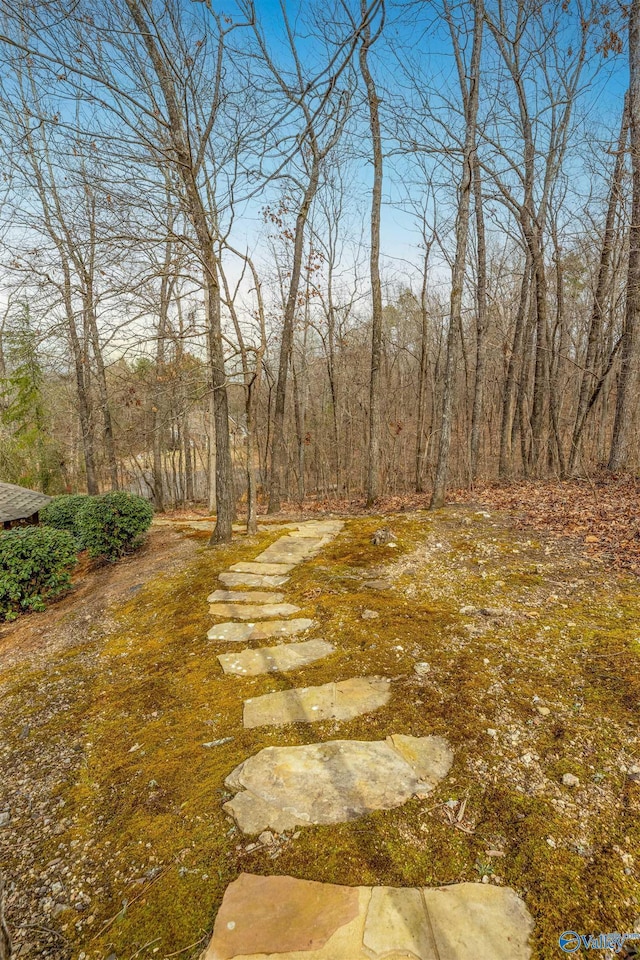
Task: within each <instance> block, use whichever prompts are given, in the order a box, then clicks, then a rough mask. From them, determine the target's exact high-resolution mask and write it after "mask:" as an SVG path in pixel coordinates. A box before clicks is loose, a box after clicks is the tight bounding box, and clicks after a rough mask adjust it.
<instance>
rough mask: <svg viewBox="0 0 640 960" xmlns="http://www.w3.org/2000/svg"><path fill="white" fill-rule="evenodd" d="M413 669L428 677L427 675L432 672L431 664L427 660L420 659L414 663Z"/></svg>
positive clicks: (420, 675) (418, 673) (419, 674)
mask: <svg viewBox="0 0 640 960" xmlns="http://www.w3.org/2000/svg"><path fill="white" fill-rule="evenodd" d="M413 671H414V673H417V675H418V676H419V677H426V675H427V674H428V673H430V672H431V666H430V664H428V663H426V662H425V661H420V662H419V663H414V665H413Z"/></svg>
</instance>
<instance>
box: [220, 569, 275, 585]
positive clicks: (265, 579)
mask: <svg viewBox="0 0 640 960" xmlns="http://www.w3.org/2000/svg"><path fill="white" fill-rule="evenodd" d="M218 580H220V581H221V582H222V583H224V584H225V585H226V586H227V587H243V586H244V587H281V586H282V585H283V583H286V582H287V580H289V577H283V576H277V577H272V576H267V575H263V574H260V573H235V572H229V573H219V574H218Z"/></svg>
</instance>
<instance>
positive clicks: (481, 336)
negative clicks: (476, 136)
mask: <svg viewBox="0 0 640 960" xmlns="http://www.w3.org/2000/svg"><path fill="white" fill-rule="evenodd" d="M473 192H474V206H475V214H476V244H477V251H476V255H477V261H478V264H477V271H478V273H477V289H476V310H477V318H476V376H475V383H474V388H473V408H472V411H471V449H470V473H471V482H472V483H473V482H475V480H476V479H477V475H478V463H479V459H480V441H481V439H482V425H483V408H484V378H485V370H486V365H487V244H486V236H485V228H484V211H483V209H482V173H481V170H480V164H479V162H478V158H477V157H476V158H475V162H474V164H473Z"/></svg>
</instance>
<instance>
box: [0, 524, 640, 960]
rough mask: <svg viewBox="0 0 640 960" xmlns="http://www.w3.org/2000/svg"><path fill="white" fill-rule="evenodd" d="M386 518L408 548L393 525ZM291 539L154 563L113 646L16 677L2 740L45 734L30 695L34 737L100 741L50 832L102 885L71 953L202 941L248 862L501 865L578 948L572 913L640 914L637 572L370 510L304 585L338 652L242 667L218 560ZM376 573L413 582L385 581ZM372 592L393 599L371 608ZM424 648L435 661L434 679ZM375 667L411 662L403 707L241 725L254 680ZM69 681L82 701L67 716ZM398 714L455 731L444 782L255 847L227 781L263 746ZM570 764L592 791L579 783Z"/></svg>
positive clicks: (64, 921) (549, 936) (303, 575)
mask: <svg viewBox="0 0 640 960" xmlns="http://www.w3.org/2000/svg"><path fill="white" fill-rule="evenodd" d="M382 524H385V525H386V524H388V525H390V526H391V527H392V529H393V531H394V534H395V537H396V542H397V544H398V546H397V547H396V548H390V547H385V546H382V547H375V546H373V545H372V544H371V534H372V532H373V531H374V530H375V529H377V528H378V527H379V526H381V525H382ZM280 534H281V531H278V532H277V533H276V532H268V533H263V534H261V535H258V536H256V537H253V538H244V539H243V540H241V541H238V542H234V544H232V545H229V546H224V547H217V548H215V549H213V550H206V549H204V546H203V549H202V551H201V552H200V553H199V554H198V556H197V558H196V560H195V561H194V562H192V563H191V564H190V565H189V566H188V567H187V568H186V569H185V570H184V571H183V572H181V573H180V574H179V575H177V576H172V577H156V578H155V579H153V580H151V581H150V582H147V583H146V584H145V585H144V586H143V587H142V588H141V589H140V590H139V591H138V592H136V593H135V594H134V595H133V596H132V597H131V599H130V600H128V601H127V602H126V603H124V604H123V605H122V606H120V607H119V608H118V609H117V611H115V613H114V616H115V622H114V624H113V625H112V628H111V630H110V632H109V634H108V636H107V638H106V640H104V639H100V640H96V641H95V644H96V649H95V656H94V657H93V658H89V660H88V659H87V657H86V648H85V647H83V649H74V650H70V651H67V652H66V653H65V654H64V655H63V656H61V657H60V658H59V659H57V660H56V662H55V663H54V664H51V663H49V664H46V665H44V666H43V668H42V669H38V670H34V669H33V668H25V667H23V668H20V669H16V670H14V671H13V672H12V674H11V676H9V677H6V678H5V680H6V686H5V690H6V693H5V699H4V709H3V718H2V723H3V726H2V736H3V738H5V739H9V740H10V741H11V745H12V747H13V749H14V751H15V752H16V755H17V754H18V753H20V752H21V751H23V752H24V751H25V750H26V749H27V747H26V746H25V745H24V744H23V743H22V742H21V741H20V738H19V729H20V727H19V724H17V718H18V717H19V720H20V723H22V724H24V723H25V722H27V721H28V714H29V711H30V710H32V711H33V716H34V727H35V728H36V729H35V732H34V734H33V735H32V736H37V737H38V738H40V740H41V741H42V743H46V744H48V745H50V748H51V749H52V750H54V751H55V745H56V743H59V742H61V741H62V740H63V739H64V738H65V737H67V736H68V735H69V731H70V730H73V731H75V733H76V734H77V735H78V736H79V738H80V741H81V744H82V755H81V762H80V764H79V765H78V766H77V767H76V768H75V769H74V770H73V771H72V772H71V773H70V774H69V775H65V774H64V771H62V772H61V776H60V780H59V784H58V787H57V792H58V795H59V799H60V800H62V801H64V813H65V821H64V823H65V830H64V832H61V833H60V834H59V835H57V836H55V838H52V837H49V838H48V839H46V840H43V841H42V844H41V849H40V850H39V860H40V862H41V863H42V864H45V863H47V862H50V861H51V860H52V859H53V858H57V857H60V858H62V861H63V862H64V863H65V864H67V865H68V867H69V873H68V875H67V879H66V880H65V884H67V885H68V886H69V887H73V890H74V896H75V895H76V894H77V892H78V891H85V892H87V893H88V894H89V895H90V896H91V904H90V907H89V908H88V909H87V910H85V911H84V912H82V913H78V912H77V911H76V910H74V909H70V910H67V911H66V912H63V913H60V915H59V916H58V917H57V918H56V919H55V920H54V921H52V924H53V925H54V926H55V928H56V929H57V930H59V931H60V933H61V935H62V936H63V937H64V938H65V941H66V945H64V946H61V948H60V949H61V952H60V953H59V956H60V957H73V958H76V957H78V956H79V954H80V952H81V951H84V953H85V955H86V957H87V960H89V958H90V960H94V958H95V960H98V958H101V960H102V958H106V957H109V956H111V957H116V958H117V960H129V958H133V957H142V958H144V957H152V956H156V957H172V956H181V957H184V958H187V960H188V958H196V957H197V956H199V954H200V951H201V950H202V948H203V946H204V945H205V944H206V941H207V939H208V937H209V936H210V932H211V928H212V925H213V920H214V917H215V913H216V910H217V907H218V906H219V904H220V901H221V898H222V895H223V892H224V889H225V887H226V885H227V884H228V883H229V882H230V881H231V880H233V879H234V877H236V876H237V875H238V873H239V872H240V871H248V872H256V873H261V874H269V873H278V874H282V873H287V874H291V875H293V876H297V877H303V878H308V879H314V880H322V881H330V882H335V883H346V884H389V885H438V884H447V883H454V882H459V881H464V880H467V881H468V880H479V879H480V877H481V876H482V875H487V876H488V877H489V881H490V882H494V883H504V884H508V885H510V886H512V887H514V888H515V889H516V890H517V891H518V892H519V893H520V894H521V895H522V896H523V897H524V899H525V901H526V903H527V905H528V907H529V909H530V911H531V912H532V914H533V916H534V919H535V922H536V930H535V934H534V944H533V946H534V956H535V957H536V958H551V957H557V956H558V955H559V948H558V936H559V934H560V933H561V932H562V931H563V930H566V929H572V930H577V931H579V932H584V933H599V932H600V931H605V932H606V931H614V930H620V931H622V930H631V929H632V928H633V923H634V920H635V918H636V917H637V916H638V914H640V906H639V901H640V884H639V882H638V881H639V873H638V869H639V865H638V863H637V862H636V859H635V858H638V857H640V786H639V785H637V784H635V783H633V782H632V781H631V780H630V779H629V778H628V777H627V776H626V773H625V771H626V769H627V768H628V767H629V765H630V764H632V763H633V762H634V761H636V762H637V758H638V752H637V751H638V740H637V737H638V726H639V724H638V706H639V701H640V644H639V643H638V637H637V634H638V631H639V630H640V627H639V624H640V590H639V589H638V583H637V581H636V580H631V579H628V578H624V577H621V576H618V575H615V574H612V573H610V572H609V571H607V570H606V567H605V566H603V565H602V564H600V565H598V564H596V563H594V562H593V561H591V560H588V559H585V558H584V557H583V556H581V555H580V553H579V552H578V553H577V552H576V550H575V548H574V547H571V546H568V545H567V544H566V543H565V542H563V541H558V540H550V539H549V540H547V539H544V540H543V539H538V540H534V539H527V538H526V536H525V535H522V534H517V533H515V532H514V531H513V530H512V529H510V527H509V525H508V522H506V521H505V520H504V518H503V519H499V518H497V517H494V516H488V515H486V514H484V513H481V512H476V511H474V510H473V509H470V508H455V509H448V510H444V511H440V512H439V513H436V514H427V513H419V514H412V515H406V516H394V517H391V518H380V517H378V518H371V517H369V518H358V519H357V520H351V521H349V522H348V523H347V526H346V528H345V530H344V531H343V533H342V534H341V535H340V536H339V537H338V538H337V539H336V540H335V541H334V542H333V543H332V544H331V545H330V546H328V547H326V548H325V549H324V550H323V551H322V552H321V554H320V555H318V556H317V557H316V558H314V559H313V560H311V561H308V562H307V563H304V564H301V565H300V566H299V567H297V568H296V569H295V570H294V572H293V574H292V577H291V580H290V582H289V583H288V584H287V585H286V586H285V587H284V592H285V594H286V600H287V601H288V602H293V603H297V604H298V605H299V606H300V607H301V608H302V612H301V614H300V616H312V617H314V618H315V620H316V621H317V623H318V626H317V628H316V629H315V631H314V632H313V634H311V635H314V636H318V637H323V638H326V639H328V640H330V641H332V642H333V643H334V644H335V646H336V652H335V653H334V654H333V655H332V656H330V657H328V658H326V659H325V660H322V661H318V662H316V663H315V664H312V665H310V666H308V667H306V668H305V669H304V670H301V671H298V672H296V673H295V674H287V675H283V676H278V677H276V676H268V677H256V678H244V679H240V678H237V677H225V676H224V675H223V674H222V672H221V670H220V667H219V664H218V661H217V659H216V654H217V653H219V652H222V651H228V650H232V649H235V647H234V645H232V644H226V645H223V644H220V643H212V642H209V641H207V640H206V639H205V638H206V632H207V630H208V628H209V627H210V626H211V619H210V617H209V615H208V608H207V604H206V596H207V594H208V593H209V592H210V591H211V590H212V589H214V588H215V586H216V577H217V573H218V572H219V571H221V570H224V569H226V568H228V566H229V565H230V564H231V563H233V562H234V561H236V560H239V559H245V560H246V559H251V558H252V557H253V556H255V555H256V554H257V553H258V552H259V551H260V550H261V549H263V548H264V547H265V546H266V545H267V544H268V543H270V542H272V541H273V540H274V539H276V537H277V536H279V535H280ZM196 536H197V535H196ZM203 543H204V541H203ZM372 576H384V577H386V578H389V579H390V580H391V581H392V583H393V587H392V588H391V589H385V590H380V591H372V590H370V589H367V588H366V587H365V586H364V583H365V581H366V580H367V579H369V578H370V577H372ZM364 609H369V610H375V611H376V612H378V613H379V617H378V618H377V619H373V620H371V619H370V620H363V619H362V612H363V610H364ZM89 642H91V641H89ZM255 645H256V646H259V645H261V644H255ZM416 661H423V662H425V661H426V662H428V664H429V667H430V669H429V672H428V673H427V674H426V675H425V676H423V677H418V676H417V675H416V673H415V672H414V669H413V667H414V665H415V663H416ZM365 674H382V675H385V676H388V677H390V678H392V679H393V685H392V690H393V695H392V698H391V700H390V702H389V704H388V705H387V706H386V707H385V708H384V709H382V710H379V711H377V712H375V713H373V714H371V715H368V716H365V717H361V718H359V719H357V720H353V721H351V722H349V723H341V724H336V723H319V724H313V725H302V724H297V725H294V726H291V727H285V728H278V729H268V728H266V729H263V728H257V729H253V730H244V729H243V728H242V703H243V700H244V699H246V698H247V697H250V696H256V695H259V694H261V693H265V692H268V691H271V690H275V689H286V688H288V687H291V686H309V685H314V684H319V683H325V682H327V681H330V680H340V679H346V678H348V677H351V676H357V675H365ZM60 684H63V685H65V690H66V691H67V693H66V694H65V705H66V707H65V709H57V710H51V711H49V712H48V711H47V697H48V692H49V690H50V689H53V688H54V687H56V685H58V686H59V685H60ZM36 692H37V697H36V696H35V694H36ZM27 704H32V706H30V707H27ZM539 708H542V709H543V711H544V710H545V709H548V711H549V712H548V714H544V715H543V713H541V712H540V709H539ZM488 731H489V732H488ZM392 732H395V733H410V734H414V735H418V736H420V735H426V734H431V733H438V734H442V735H444V736H446V737H447V738H448V739H449V740H450V742H451V744H452V746H453V748H454V751H455V761H454V766H453V768H452V771H451V773H450V775H449V776H448V777H447V778H445V780H444V781H443V782H442V783H441V784H440V786H439V787H438V788H437V790H436V791H435V792H434V794H432V795H431V796H430V797H429V798H428V799H422V800H415V801H412V802H410V803H408V804H406V805H405V806H404V807H400V808H398V809H396V810H392V811H386V812H381V813H378V814H374V815H372V816H369V817H366V818H364V819H362V820H358V821H355V822H353V823H349V824H344V825H340V826H334V827H317V828H307V829H303V830H301V831H300V832H299V835H297V836H296V837H295V838H293V837H290V838H289V839H288V840H287V841H286V842H284V843H283V844H282V845H280V846H279V847H278V848H277V850H276V853H277V855H274V851H273V850H270V849H269V848H264V847H261V846H259V847H258V848H257V849H256V848H253V849H249V850H247V847H250V848H252V847H253V844H252V843H251V842H250V841H251V838H246V837H242V836H241V835H239V834H238V832H237V831H236V829H235V827H234V826H233V825H232V823H231V822H230V821H229V819H228V818H227V817H226V816H225V814H224V812H223V811H222V804H223V802H224V800H225V798H226V797H227V796H228V795H227V794H226V792H225V786H224V780H225V777H226V776H227V774H228V773H229V772H230V771H231V770H232V769H233V768H234V767H235V766H236V765H237V764H238V763H240V762H241V761H242V760H244V759H245V758H246V757H247V756H249V755H251V754H253V753H256V752H257V751H258V750H260V749H261V748H262V747H264V746H268V745H271V744H274V745H275V744H280V745H283V744H296V743H310V742H314V741H316V740H323V739H335V738H345V739H346V738H356V739H357V738H360V739H382V738H384V737H385V736H386V735H388V734H389V733H392ZM226 737H231V738H233V739H232V740H231V741H230V742H228V743H224V744H222V745H220V746H213V747H207V746H204V745H203V744H206V743H210V742H212V741H216V740H220V739H223V738H226ZM634 751H635V753H634ZM566 772H571V773H574V774H575V775H577V776H578V777H579V779H580V786H579V787H577V788H573V789H569V788H566V787H563V786H562V784H561V778H562V774H563V773H566ZM32 773H33V776H34V777H37V776H38V771H37V770H35V769H34V770H33V772H32ZM5 786H6V788H7V792H10V785H9V784H8V783H7V784H6V785H5ZM452 800H454V801H457V805H456V806H453V805H449V806H446V804H447V802H448V801H452ZM462 801H465V804H464V807H462V805H461V804H462ZM458 818H459V819H458ZM14 826H15V829H16V831H25V830H29V829H30V828H31V829H32V828H33V827H32V825H30V824H29V822H28V821H25V822H17V823H15V824H14ZM498 852H499V853H501V854H503V855H502V856H497V855H496V854H497V853H498ZM8 870H9V873H10V872H11V862H9V864H8ZM14 879H15V880H16V882H18V883H20V882H27V883H28V882H31V881H30V880H29V879H28V878H22V879H21V878H18V877H15V878H14ZM33 882H37V881H36V880H34V881H33ZM61 943H62V941H61Z"/></svg>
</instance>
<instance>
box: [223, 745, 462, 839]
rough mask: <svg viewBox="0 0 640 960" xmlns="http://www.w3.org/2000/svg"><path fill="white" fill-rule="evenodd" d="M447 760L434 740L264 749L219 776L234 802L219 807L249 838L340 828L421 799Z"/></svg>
mask: <svg viewBox="0 0 640 960" xmlns="http://www.w3.org/2000/svg"><path fill="white" fill-rule="evenodd" d="M452 761H453V752H452V750H451V747H450V746H449V744H448V743H447V741H446V740H444V739H443V738H442V737H409V736H402V735H395V736H391V737H387V739H386V740H373V741H362V740H329V741H328V742H326V743H311V744H306V745H304V746H296V747H265V749H264V750H260V752H259V753H256V754H255V755H254V756H253V757H249V758H248V759H247V760H245V761H244V763H241V764H240V765H239V766H238V767H236V768H235V770H233V771H232V772H231V773H230V774H229V776H228V777H227V779H226V781H225V783H226V786H227V787H229V789H230V790H233V791H236V796H235V797H234V798H233V799H232V800H229V801H228V803H225V804H224V809H225V810H226V811H227V812H228V813H229V814H231V816H232V817H233V818H234V820H235V821H236V823H237V824H238V826H239V828H240V829H241V830H242V832H243V833H251V834H253V833H262V831H263V830H267V829H270V830H274V831H275V832H276V833H282V832H283V831H284V830H291V829H293V828H295V827H299V826H305V825H310V824H326V823H344V822H346V821H349V820H356V819H357V818H358V817H362V816H364V815H365V814H367V813H371V812H373V811H374V810H391V809H392V808H393V807H399V806H402V804H404V803H406V802H407V800H410V799H411V797H414V796H425V795H426V794H427V793H430V792H431V790H433V788H434V787H435V785H436V784H437V783H438V782H439V781H440V780H441V779H442V778H443V777H444V776H446V774H447V773H448V771H449V769H450V767H451V763H452Z"/></svg>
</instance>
